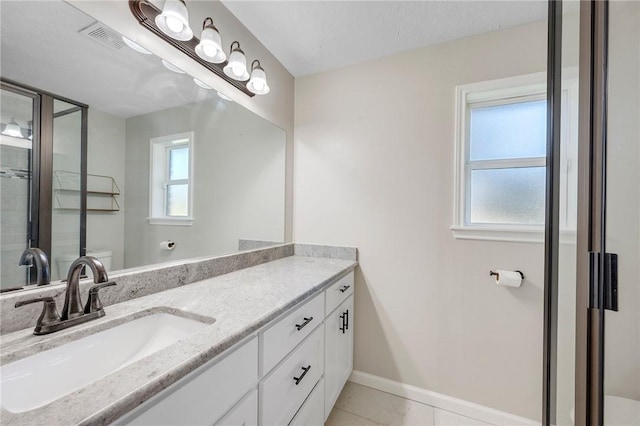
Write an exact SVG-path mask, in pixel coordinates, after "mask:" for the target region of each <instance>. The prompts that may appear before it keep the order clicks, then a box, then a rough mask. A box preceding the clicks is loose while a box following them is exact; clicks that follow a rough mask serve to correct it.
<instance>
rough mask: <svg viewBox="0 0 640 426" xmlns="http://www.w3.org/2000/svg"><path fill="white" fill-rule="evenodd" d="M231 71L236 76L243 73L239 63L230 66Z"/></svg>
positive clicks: (240, 75)
mask: <svg viewBox="0 0 640 426" xmlns="http://www.w3.org/2000/svg"><path fill="white" fill-rule="evenodd" d="M231 71H232V72H233V75H235V76H236V77H242V74H244V68H243V67H241V66H239V65H238V66H234V67H231Z"/></svg>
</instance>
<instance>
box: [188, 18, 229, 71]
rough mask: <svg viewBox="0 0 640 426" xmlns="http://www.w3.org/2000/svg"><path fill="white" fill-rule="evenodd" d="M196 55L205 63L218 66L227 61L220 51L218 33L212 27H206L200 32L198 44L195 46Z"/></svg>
mask: <svg viewBox="0 0 640 426" xmlns="http://www.w3.org/2000/svg"><path fill="white" fill-rule="evenodd" d="M196 54H197V55H198V56H199V57H201V58H202V59H204V60H205V61H207V62H211V63H214V64H220V63H222V62H224V61H225V60H226V59H227V55H225V53H224V51H223V50H222V39H221V38H220V33H219V32H218V31H217V30H216V29H215V28H214V27H212V26H206V27H205V28H204V29H203V30H202V37H201V38H200V43H198V45H197V46H196Z"/></svg>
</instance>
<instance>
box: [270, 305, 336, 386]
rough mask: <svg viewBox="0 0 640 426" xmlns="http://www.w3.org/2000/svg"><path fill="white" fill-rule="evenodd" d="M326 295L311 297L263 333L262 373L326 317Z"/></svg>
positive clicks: (285, 354)
mask: <svg viewBox="0 0 640 426" xmlns="http://www.w3.org/2000/svg"><path fill="white" fill-rule="evenodd" d="M324 316H325V315H324V296H323V294H322V293H320V294H318V295H317V296H316V297H314V298H313V299H311V301H309V302H307V303H305V304H304V305H302V306H300V307H299V308H297V309H295V310H294V311H293V312H291V313H290V314H289V315H287V316H286V317H284V318H283V319H281V320H280V321H278V322H277V323H276V324H275V325H274V326H273V327H271V328H269V329H268V330H266V331H265V332H264V333H262V335H261V338H262V374H263V375H264V374H267V373H268V372H269V371H271V369H272V368H273V367H275V366H276V364H278V363H279V362H280V361H281V360H282V359H283V358H284V357H285V356H287V354H288V353H289V352H291V350H292V349H293V348H295V347H296V345H297V344H298V343H300V342H301V341H302V340H303V339H304V338H305V337H307V336H308V335H309V334H311V332H312V331H313V330H314V329H315V328H316V327H317V326H318V325H320V324H322V320H323V319H324Z"/></svg>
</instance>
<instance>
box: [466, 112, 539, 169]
mask: <svg viewBox="0 0 640 426" xmlns="http://www.w3.org/2000/svg"><path fill="white" fill-rule="evenodd" d="M469 126H470V130H469V136H470V143H469V146H470V147H469V159H470V160H471V161H474V160H497V159H505V158H527V157H544V156H545V155H546V132H547V102H546V101H545V100H541V101H528V102H518V103H514V104H507V105H498V106H489V107H480V108H472V109H471V110H470V123H469Z"/></svg>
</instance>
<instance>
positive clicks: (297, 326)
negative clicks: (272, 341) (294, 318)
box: [296, 317, 313, 331]
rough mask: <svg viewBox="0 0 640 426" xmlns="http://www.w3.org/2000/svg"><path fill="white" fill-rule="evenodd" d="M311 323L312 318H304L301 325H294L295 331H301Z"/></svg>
mask: <svg viewBox="0 0 640 426" xmlns="http://www.w3.org/2000/svg"><path fill="white" fill-rule="evenodd" d="M311 321H313V317H309V318H306V317H305V318H304V322H303V323H302V324H296V330H298V331H300V330H302V329H303V328H304V327H305V326H306V325H307V324H309V323H310V322H311Z"/></svg>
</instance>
